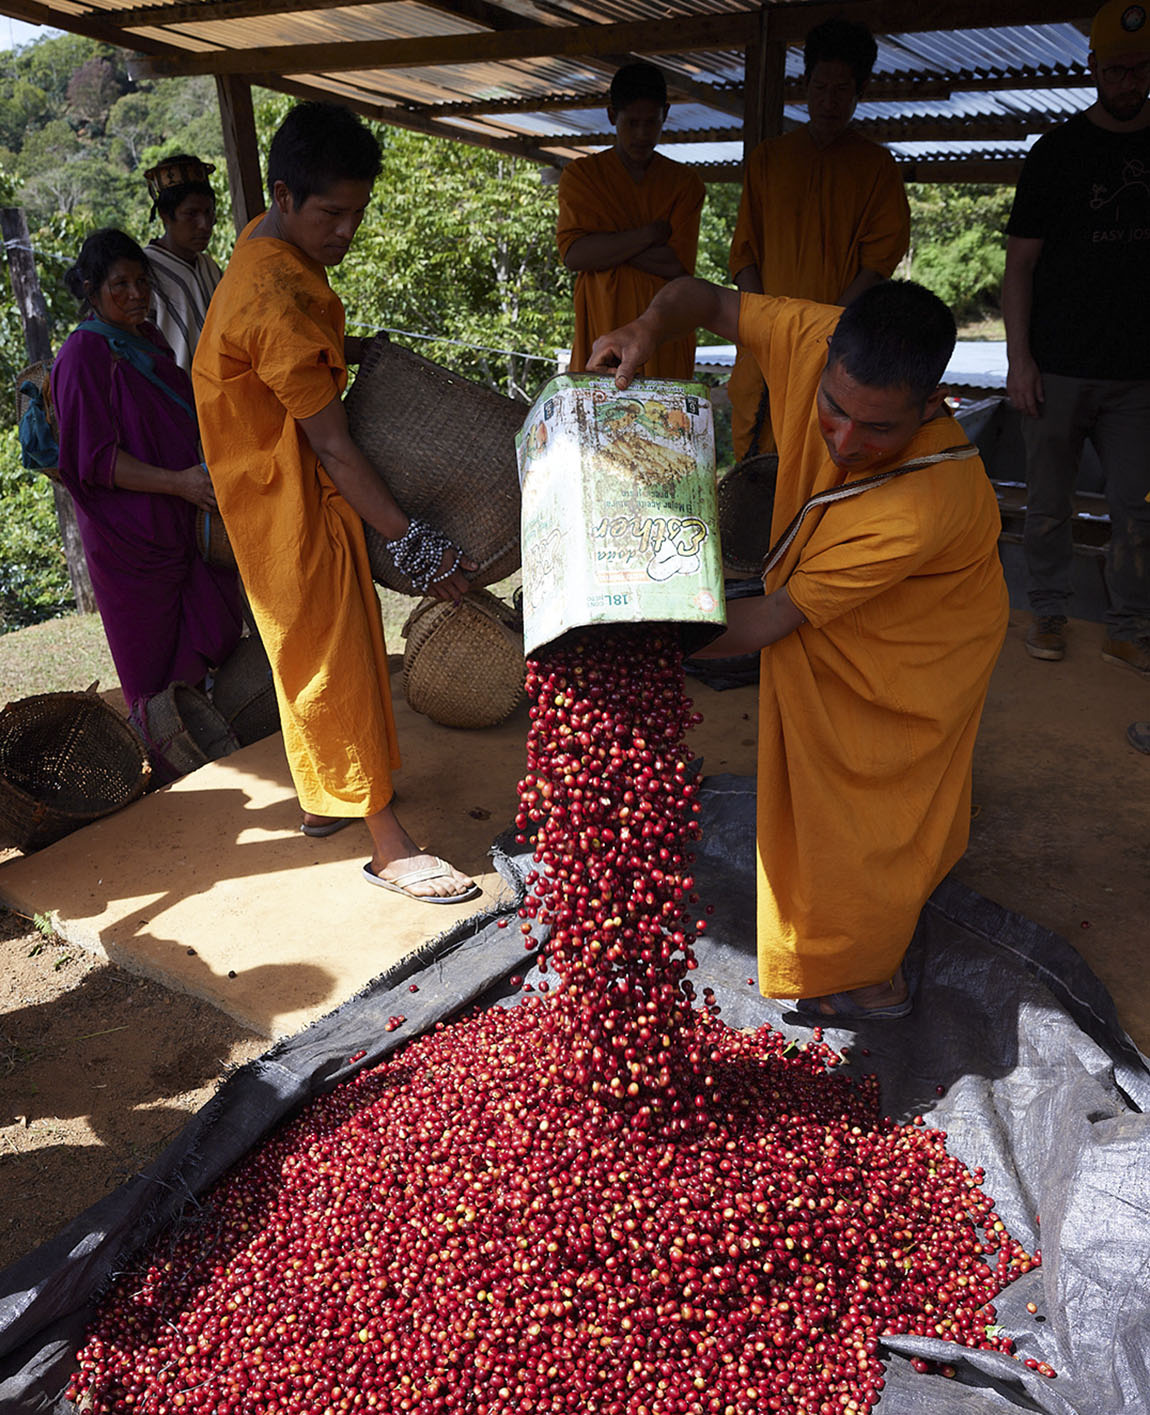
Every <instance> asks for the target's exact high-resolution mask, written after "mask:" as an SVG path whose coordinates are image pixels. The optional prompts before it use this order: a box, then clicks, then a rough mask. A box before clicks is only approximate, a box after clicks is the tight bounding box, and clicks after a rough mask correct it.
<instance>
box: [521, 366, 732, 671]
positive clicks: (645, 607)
mask: <svg viewBox="0 0 1150 1415" xmlns="http://www.w3.org/2000/svg"><path fill="white" fill-rule="evenodd" d="M515 441H516V448H517V451H518V455H519V480H520V484H521V486H522V490H523V509H522V550H523V634H524V648H525V650H526V652H527V653H528V654H531V653H533V652H534V651H535V650H536V649H538V648H539V647H540V646H542V645H543V644H548V643H551V642H552V641H553V640H554V639H557V638H559V637H560V636H561V635H563V634H565V633H567V632H568V631H570V630H571V629H575V628H581V627H584V626H587V625H592V624H634V623H644V622H660V623H674V624H678V625H680V626H682V637H683V641H684V648H685V649H688V650H689V649H690V648H692V647H697V646H698V645H699V644H702V643H705V642H706V641H707V640H708V639H711V638H714V637H715V635H716V634H717V633H719V632H720V631H721V630H722V628H723V626H724V625H725V623H726V610H725V605H724V600H723V572H722V556H721V553H720V548H719V537H718V531H717V526H718V514H717V506H716V490H715V434H714V424H713V421H712V417H711V404H710V402H709V400H708V398H707V390H706V388H705V386H704V385H703V384H701V383H679V382H675V381H672V380H670V379H639V380H636V382H634V383H633V384H632V385H631V387H630V388H628V389H627V390H626V391H625V392H622V393H621V392H619V390H618V389H617V388H616V387H615V380H614V379H613V378H611V377H604V376H601V375H597V374H563V375H561V376H560V377H558V378H553V379H552V380H551V381H550V383H548V384H547V386H546V387H545V388H544V389H543V391H542V392H541V393H540V394H539V396H538V398H537V399H536V400H535V403H534V404H533V406H532V408H531V411H530V413H529V414H528V415H527V419H526V421H525V422H524V424H523V428H522V431H521V432H520V433H519V435H518V436H517V438H516V440H515Z"/></svg>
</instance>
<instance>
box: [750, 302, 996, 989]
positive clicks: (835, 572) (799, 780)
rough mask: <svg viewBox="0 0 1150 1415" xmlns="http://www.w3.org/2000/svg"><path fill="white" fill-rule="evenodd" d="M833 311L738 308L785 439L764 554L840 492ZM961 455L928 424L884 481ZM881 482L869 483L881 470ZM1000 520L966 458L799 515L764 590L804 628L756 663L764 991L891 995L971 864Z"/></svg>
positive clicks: (977, 468) (960, 439)
mask: <svg viewBox="0 0 1150 1415" xmlns="http://www.w3.org/2000/svg"><path fill="white" fill-rule="evenodd" d="M838 315H839V311H838V310H837V309H834V308H829V307H826V306H818V305H811V304H807V303H806V302H804V301H800V300H786V299H776V298H771V297H769V296H767V297H761V296H751V295H744V296H743V298H742V300H741V302H740V317H739V338H740V342H742V343H744V344H746V346H747V347H748V348H749V349H750V351H751V352H752V355H753V356H754V357H755V359H756V361H757V363H758V365H759V367H760V368H761V369H762V370H763V372H764V373H765V375H766V378H767V383H768V386H769V388H770V394H771V406H772V410H773V412H774V415H775V418H776V429H777V431H778V439H779V483H778V493H777V496H776V510H775V515H774V522H773V527H772V529H773V531H774V534H775V535H776V536H777V535H778V533H779V532H780V530H781V529H783V528H784V527H785V526H786V525H788V524H789V522H790V521H791V519H792V518H793V516H794V515H795V513H796V512H797V511H798V510H799V508H800V507H801V506H803V505H805V503H806V502H807V501H808V500H809V499H810V498H811V497H812V496H813V495H815V494H816V493H817V492H820V491H824V490H826V489H828V488H829V487H832V486H836V485H839V484H840V483H841V482H842V480H843V479H842V475H841V473H839V471H838V469H837V468H836V467H835V466H834V464H833V462H831V460H830V457H829V456H828V455H827V453H826V448H825V445H824V444H823V441H822V436H821V433H820V431H819V426H818V419H817V416H816V413H815V393H816V390H817V387H818V381H819V378H820V377H821V375H822V370H823V368H824V367H825V363H826V339H827V335H828V334H829V333H830V332H831V331H832V330H833V328H834V325H835V322H836V320H837V319H838ZM965 441H966V438H965V436H964V434H963V432H962V429H961V428H960V427H959V426H958V424H957V423H956V422H954V420H953V419H952V418H949V417H942V418H937V419H934V420H932V421H931V422H929V423H927V424H925V425H924V426H923V427H922V428H920V429H919V431H918V433H917V434H916V435H915V437H914V438H913V439H912V441H911V443H910V445H909V446H908V447H906V448H904V449H903V450H902V452H900V453H899V455H898V456H897V457H896V458H894V459H892V461H891V462H890V463H889V464H888V465H890V466H896V465H900V464H902V463H903V462H906V461H909V460H911V459H912V458H915V457H920V456H924V455H928V454H930V453H933V452H940V451H943V450H945V449H947V448H950V447H956V446H959V445H961V444H962V443H964V442H965ZM884 469H885V468H884V467H883V466H881V465H880V466H876V467H874V468H868V470H867V475H869V474H870V472H872V471H880V470H884ZM1000 525H1001V522H1000V516H999V512H998V505H997V502H996V500H995V496H994V492H993V489H992V487H991V485H990V482H989V479H988V478H987V476H986V473H985V470H984V469H983V466H982V463H981V462H980V461H979V459H978V458H977V457H972V458H969V459H966V460H963V461H954V462H943V463H939V464H937V465H934V466H930V467H924V468H921V469H919V470H916V471H913V472H909V473H907V474H906V475H905V476H902V477H898V478H896V479H894V480H892V481H890V482H888V483H886V484H885V485H884V486H881V487H877V488H874V489H872V490H868V491H866V492H864V493H862V494H861V495H860V496H858V497H856V498H853V499H851V500H845V501H841V502H836V503H834V504H832V505H830V506H827V507H825V508H823V509H822V510H821V511H816V512H814V513H812V514H811V515H810V516H808V517H807V519H806V520H805V521H804V522H803V524H802V527H801V529H800V531H799V534H798V536H797V538H796V541H795V543H794V544H793V545H792V546H791V548H790V550H789V551H788V553H787V555H786V557H784V559H783V560H782V561H781V563H780V564H779V565H778V566H777V567H776V569H775V570H774V571H772V573H771V575H770V576H769V577H768V579H767V581H766V589H767V590H768V592H769V591H772V590H775V589H778V588H779V587H780V586H782V585H786V587H787V590H788V593H789V594H790V595H791V597H792V599H793V600H794V602H795V604H796V605H797V606H798V608H799V609H801V610H802V611H803V613H804V614H805V615H806V616H807V623H805V624H803V625H801V626H800V627H799V628H798V629H797V630H796V631H795V632H794V633H792V634H788V635H787V636H786V637H785V638H783V639H780V640H779V642H778V643H776V644H772V645H771V646H770V647H769V648H767V649H765V650H764V651H763V654H762V666H761V675H760V676H761V684H760V692H759V763H758V821H757V837H758V842H757V843H758V946H759V982H760V986H761V988H762V990H763V992H764V993H765V994H767V995H768V996H773V997H813V996H821V995H824V994H826V993H830V992H838V991H842V990H845V989H850V988H855V987H863V986H866V985H868V984H871V983H879V982H883V981H885V980H887V979H889V978H890V977H891V976H892V975H893V973H894V971H895V969H896V968H897V966H898V964H899V962H900V961H901V959H902V956H903V954H904V953H905V951H906V949H907V947H908V945H909V944H910V941H911V938H912V936H913V934H914V930H915V927H916V925H917V921H918V917H919V914H920V913H921V910H922V907H923V905H924V904H925V902H926V900H927V898H928V897H929V895H930V893H931V891H932V890H933V889H934V888H935V886H936V885H937V884H938V883H939V882H940V880H941V879H942V878H943V876H944V875H945V874H946V872H947V871H948V870H949V869H950V868H951V867H952V866H953V865H954V864H955V863H956V862H957V861H958V859H959V858H960V857H961V855H962V852H963V850H964V849H965V847H966V841H967V836H968V832H969V822H970V784H971V763H972V759H973V753H974V742H975V736H976V734H977V730H978V722H979V718H980V716H981V713H982V707H983V703H984V702H985V699H986V691H987V687H988V685H989V682H990V675H991V671H992V669H993V667H994V663H995V660H996V659H997V657H998V652H999V649H1000V647H1001V645H1002V641H1003V637H1004V635H1005V631H1006V621H1007V594H1006V586H1005V583H1004V580H1003V575H1002V568H1001V564H1000V562H999V558H998V534H999V530H1000Z"/></svg>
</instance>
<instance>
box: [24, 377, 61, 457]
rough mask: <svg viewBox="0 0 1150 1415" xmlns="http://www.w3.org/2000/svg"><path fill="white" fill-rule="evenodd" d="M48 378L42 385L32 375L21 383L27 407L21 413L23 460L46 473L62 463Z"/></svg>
mask: <svg viewBox="0 0 1150 1415" xmlns="http://www.w3.org/2000/svg"><path fill="white" fill-rule="evenodd" d="M47 386H48V380H47V378H46V377H45V379H44V382H43V386H41V385H40V384H39V383H36V382H35V381H34V380H33V379H31V378H25V379H24V381H23V382H22V383H21V384H20V393H21V396H22V397H24V398H26V399H27V401H28V406H27V407H26V408H25V409H24V411H23V413H22V414H21V415H20V431H19V437H20V460H21V462H22V463H23V464H24V466H25V467H27V468H28V469H29V470H30V471H35V472H43V471H46V470H48V469H49V468H52V467H57V466H59V464H60V445H59V443H58V442H57V440H56V429H55V427H54V426H53V424H52V418H51V414H50V413H49V410H48V405H47V402H46V401H45V397H44V394H45V391H46V389H47Z"/></svg>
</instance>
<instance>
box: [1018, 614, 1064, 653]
mask: <svg viewBox="0 0 1150 1415" xmlns="http://www.w3.org/2000/svg"><path fill="white" fill-rule="evenodd" d="M1065 628H1066V615H1065V614H1036V615H1035V616H1034V623H1033V624H1032V625H1031V626H1030V628H1029V629H1028V630H1027V631H1026V652H1027V653H1028V654H1029V655H1030V657H1031V658H1064V657H1065V655H1066V635H1065V633H1064V630H1065Z"/></svg>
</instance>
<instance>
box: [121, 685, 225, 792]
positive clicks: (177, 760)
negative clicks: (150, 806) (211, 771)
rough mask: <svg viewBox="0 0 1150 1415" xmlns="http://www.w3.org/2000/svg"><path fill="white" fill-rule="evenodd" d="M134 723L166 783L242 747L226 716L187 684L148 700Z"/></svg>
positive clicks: (171, 686) (176, 686) (198, 691)
mask: <svg viewBox="0 0 1150 1415" xmlns="http://www.w3.org/2000/svg"><path fill="white" fill-rule="evenodd" d="M133 721H134V722H135V724H136V726H137V728H138V729H139V732H140V734H141V736H142V737H143V739H144V741H145V742H146V743H147V745H148V750H149V751H150V752H151V753H152V754H153V756H154V757H156V758H158V760H157V762H156V765H157V768H158V769H159V770H160V772H161V773H162V775H163V777H164V780H166V781H171V780H173V779H174V778H175V777H177V776H186V775H187V774H188V772H190V771H197V770H198V769H199V768H200V767H202V766H206V765H207V764H208V762H211V761H215V760H216V759H217V758H218V757H226V756H227V755H228V753H229V752H234V751H235V750H236V747H237V746H238V745H239V744H238V743H237V742H236V739H235V737H234V735H233V734H232V730H231V728H230V727H229V726H228V724H227V720H226V719H225V717H224V715H223V713H221V712H220V710H219V709H218V708H216V707H214V706H213V705H212V703H211V701H210V700H209V699H208V698H207V696H206V695H205V694H204V693H202V692H201V691H200V690H199V688H192V687H190V686H189V685H188V684H187V683H170V684H169V685H168V687H166V688H165V689H164V691H163V692H162V693H156V694H154V695H153V696H152V697H150V698H148V699H147V700H146V701H145V702H144V704H143V705H142V708H139V709H138V710H137V712H136V714H134V716H133ZM164 768H167V770H166V771H165V770H164Z"/></svg>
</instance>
